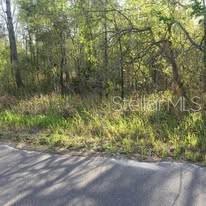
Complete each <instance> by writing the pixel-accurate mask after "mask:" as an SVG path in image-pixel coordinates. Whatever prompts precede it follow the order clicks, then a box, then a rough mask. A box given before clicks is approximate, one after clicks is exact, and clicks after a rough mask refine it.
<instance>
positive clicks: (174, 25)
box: [1, 0, 206, 97]
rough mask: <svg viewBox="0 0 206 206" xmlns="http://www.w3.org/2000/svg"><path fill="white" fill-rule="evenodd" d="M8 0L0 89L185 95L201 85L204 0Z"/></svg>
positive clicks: (205, 53) (205, 55)
mask: <svg viewBox="0 0 206 206" xmlns="http://www.w3.org/2000/svg"><path fill="white" fill-rule="evenodd" d="M12 3H14V5H13V7H15V8H16V16H14V17H13V16H12V14H11V5H10V4H11V2H10V1H9V0H7V1H3V0H2V10H3V11H4V13H2V17H3V19H5V21H6V24H7V29H8V32H5V31H6V29H5V22H4V23H3V22H2V27H1V28H2V31H1V81H2V82H3V85H1V87H2V89H3V91H5V89H6V90H7V91H9V92H11V91H13V89H14V88H15V86H17V87H18V88H24V89H25V90H26V91H27V92H30V93H31V92H37V93H42V92H51V91H54V90H58V91H59V92H60V91H61V93H62V94H71V93H79V94H82V95H85V94H86V93H88V92H92V93H94V91H95V93H96V94H99V95H105V96H108V95H111V94H113V92H116V94H117V93H118V92H119V94H121V96H122V97H124V96H125V94H126V95H128V94H131V93H132V92H134V91H135V92H143V91H144V92H149V93H152V92H153V91H165V90H167V89H173V90H175V92H176V93H178V94H184V95H189V94H191V92H193V91H195V92H197V91H204V90H205V88H206V86H205V85H206V83H205V81H206V78H205V73H206V15H205V1H198V0H190V1H184V0H183V1H176V0H160V1H152V0H151V1H150V0H148V1H146V2H145V1H141V0H138V1H135V0H127V1H123V0H112V1H107V0H98V1H92V0H81V1H78V0H76V1H75V0H74V1H68V0H56V1H52V2H51V1H49V0H43V1H38V0H35V1H34V0H33V1H31V0H18V1H14V2H12ZM13 9H14V8H13ZM13 18H15V22H14V19H13ZM3 19H2V20H3ZM13 24H15V27H16V31H14V25H13ZM15 32H16V36H17V38H15ZM6 36H8V37H9V43H10V44H8V41H7V37H6ZM16 39H17V41H16ZM16 44H17V46H16ZM9 46H10V50H11V51H9ZM17 48H18V51H17ZM9 52H10V60H11V62H10V61H9V58H8V53H9ZM10 63H12V64H10ZM10 68H11V69H10Z"/></svg>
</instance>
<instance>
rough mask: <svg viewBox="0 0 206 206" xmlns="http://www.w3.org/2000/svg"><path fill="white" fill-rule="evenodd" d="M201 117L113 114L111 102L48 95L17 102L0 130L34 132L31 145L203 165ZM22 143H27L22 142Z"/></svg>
mask: <svg viewBox="0 0 206 206" xmlns="http://www.w3.org/2000/svg"><path fill="white" fill-rule="evenodd" d="M205 123H206V120H205V118H204V115H202V113H201V112H196V113H185V114H183V115H181V116H177V114H176V113H175V112H171V111H170V112H168V111H166V110H164V109H163V110H161V111H158V112H154V111H138V110H137V111H135V112H131V111H124V110H123V111H117V110H115V109H114V105H113V104H112V101H110V100H101V101H100V100H98V101H97V100H95V99H92V98H90V99H81V98H80V97H78V96H69V97H65V98H63V97H61V96H58V95H46V96H41V97H33V98H31V99H27V100H21V101H19V102H17V103H16V104H15V105H13V106H12V107H10V108H4V109H3V110H1V113H0V128H4V129H5V128H6V129H9V130H12V129H18V131H19V135H20V136H21V134H20V133H21V130H28V131H30V130H32V129H34V128H37V129H38V133H37V134H36V138H35V141H34V142H33V143H35V144H44V145H47V146H49V147H64V148H73V149H80V148H82V149H87V150H88V149H89V150H95V151H107V152H114V153H117V152H118V153H126V154H134V153H143V154H145V155H147V154H148V153H152V155H155V156H158V157H166V156H172V157H173V158H177V159H178V158H181V157H184V158H185V159H189V160H193V161H205V156H206V127H205ZM19 141H21V138H19ZM24 141H25V139H24Z"/></svg>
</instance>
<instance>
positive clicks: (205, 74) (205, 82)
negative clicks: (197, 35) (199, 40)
mask: <svg viewBox="0 0 206 206" xmlns="http://www.w3.org/2000/svg"><path fill="white" fill-rule="evenodd" d="M203 6H204V45H203V53H204V54H203V62H204V70H203V90H204V92H206V13H205V9H206V1H205V0H203Z"/></svg>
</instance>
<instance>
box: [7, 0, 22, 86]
mask: <svg viewBox="0 0 206 206" xmlns="http://www.w3.org/2000/svg"><path fill="white" fill-rule="evenodd" d="M6 15H7V29H8V33H9V44H10V57H11V64H12V69H13V72H14V77H15V81H16V85H17V87H18V88H21V87H23V86H24V85H23V82H22V78H21V73H20V70H19V65H18V53H17V47H16V38H15V33H14V26H13V19H12V15H11V2H10V0H6Z"/></svg>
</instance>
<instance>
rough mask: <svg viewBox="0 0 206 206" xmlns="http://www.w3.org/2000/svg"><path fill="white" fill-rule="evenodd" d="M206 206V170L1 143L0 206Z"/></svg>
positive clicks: (197, 167)
mask: <svg viewBox="0 0 206 206" xmlns="http://www.w3.org/2000/svg"><path fill="white" fill-rule="evenodd" d="M9 205H21V206H53V205H54V206H63V205H69V206H70V205H71V206H93V205H100V206H133V205H134V206H139V205H142V206H150V205H151V206H174V205H181V206H192V205H198V206H205V205H206V168H201V167H199V166H196V165H192V164H181V163H172V162H160V163H141V162H136V161H131V160H116V159H112V158H103V157H79V156H70V155H63V156H61V155H55V154H44V153H40V152H28V151H22V150H17V149H14V148H11V147H9V146H6V145H0V206H9Z"/></svg>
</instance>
